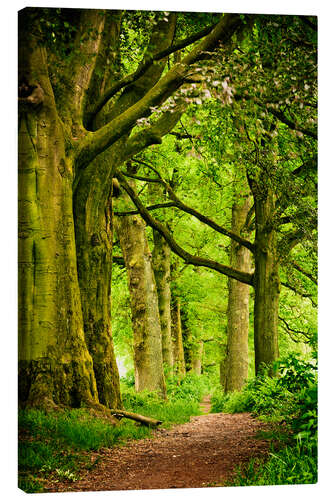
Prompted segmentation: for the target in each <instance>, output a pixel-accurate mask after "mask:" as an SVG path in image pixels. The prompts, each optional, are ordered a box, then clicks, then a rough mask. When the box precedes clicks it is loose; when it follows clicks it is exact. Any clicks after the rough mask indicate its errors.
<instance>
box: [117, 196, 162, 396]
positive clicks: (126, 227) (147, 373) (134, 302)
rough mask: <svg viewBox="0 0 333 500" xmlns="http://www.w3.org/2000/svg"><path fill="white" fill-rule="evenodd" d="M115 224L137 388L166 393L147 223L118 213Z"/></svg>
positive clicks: (119, 199)
mask: <svg viewBox="0 0 333 500" xmlns="http://www.w3.org/2000/svg"><path fill="white" fill-rule="evenodd" d="M121 201H124V202H125V204H126V194H124V193H123V194H122V195H121V196H120V197H119V198H118V200H117V205H120V202H121ZM115 227H116V232H117V236H118V238H119V243H120V247H121V250H122V254H123V257H124V261H125V266H126V270H127V278H128V287H129V293H130V301H131V313H132V326H133V336H134V372H135V388H136V390H137V391H142V390H145V389H147V390H150V391H158V392H159V393H160V394H161V395H162V396H163V397H166V386H165V379H164V370H163V358H162V334H161V324H160V317H159V308H158V297H157V290H156V282H155V276H154V270H153V266H152V255H151V252H150V249H149V245H148V240H147V235H146V227H145V223H144V221H143V220H142V218H141V217H140V216H138V215H127V216H122V217H116V218H115Z"/></svg>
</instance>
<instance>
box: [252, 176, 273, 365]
mask: <svg viewBox="0 0 333 500" xmlns="http://www.w3.org/2000/svg"><path fill="white" fill-rule="evenodd" d="M252 192H253V196H254V203H255V231H256V234H255V273H254V290H255V294H254V349H255V370H256V374H258V372H259V371H260V368H261V366H262V365H267V366H270V370H269V372H270V374H272V363H273V362H274V361H276V360H277V358H278V357H279V345H278V321H279V319H278V318H279V314H278V313H279V298H280V277H279V259H278V253H277V240H276V229H275V227H274V224H273V217H274V212H275V195H274V192H273V190H272V188H271V187H270V185H269V182H267V183H264V182H263V181H262V182H260V184H259V183H258V184H255V183H252Z"/></svg>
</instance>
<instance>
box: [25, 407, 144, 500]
mask: <svg viewBox="0 0 333 500" xmlns="http://www.w3.org/2000/svg"><path fill="white" fill-rule="evenodd" d="M19 429H20V433H21V435H20V440H19V450H18V451H19V453H18V463H19V487H20V488H21V489H23V490H24V491H26V492H29V493H33V492H37V491H42V484H41V482H40V480H42V479H44V478H53V479H67V480H71V481H75V480H77V479H78V478H79V477H80V470H81V469H82V468H85V469H87V468H89V467H92V466H94V463H93V464H91V463H90V461H88V458H89V457H87V455H86V454H84V453H83V452H86V451H93V450H94V451H98V450H99V449H100V448H103V447H112V446H115V445H119V444H124V443H125V442H126V441H127V440H128V439H141V438H144V437H146V436H147V435H148V434H149V429H147V428H146V427H142V426H137V425H135V423H133V422H131V421H122V422H121V423H120V424H119V426H116V427H115V426H113V425H111V424H110V422H109V421H108V420H107V419H104V418H98V417H94V416H92V415H91V414H90V413H89V412H88V411H87V410H84V409H75V410H66V411H63V412H56V413H55V412H52V413H48V414H46V413H44V412H43V411H40V410H25V411H21V412H20V413H19ZM32 478H33V479H32Z"/></svg>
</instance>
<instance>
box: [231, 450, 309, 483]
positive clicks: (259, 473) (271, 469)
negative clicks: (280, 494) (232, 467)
mask: <svg viewBox="0 0 333 500" xmlns="http://www.w3.org/2000/svg"><path fill="white" fill-rule="evenodd" d="M316 482H317V457H316V454H314V453H313V449H312V448H311V447H309V446H307V445H305V446H301V445H300V444H297V445H296V446H292V447H291V446H287V447H285V448H283V449H282V450H280V451H278V452H275V451H274V450H273V451H272V452H271V453H270V458H269V460H267V461H266V462H264V463H262V462H261V461H260V460H258V459H254V460H251V461H250V463H249V464H248V465H247V466H246V467H244V468H243V469H241V470H240V469H239V470H238V472H237V475H236V477H235V479H234V480H233V481H232V482H230V483H229V484H228V486H260V485H282V484H314V483H316Z"/></svg>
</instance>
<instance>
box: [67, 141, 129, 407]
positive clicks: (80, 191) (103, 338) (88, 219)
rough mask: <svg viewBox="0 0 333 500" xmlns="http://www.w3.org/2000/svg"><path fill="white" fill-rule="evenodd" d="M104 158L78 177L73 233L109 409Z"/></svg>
mask: <svg viewBox="0 0 333 500" xmlns="http://www.w3.org/2000/svg"><path fill="white" fill-rule="evenodd" d="M113 149H115V148H113ZM107 160H108V161H106V158H104V161H103V159H99V161H98V162H97V161H96V162H93V164H92V166H91V170H90V169H89V170H88V171H86V172H84V173H83V175H82V176H81V178H80V182H79V184H78V186H77V188H76V191H75V196H74V213H75V237H76V247H77V267H78V277H79V284H80V294H81V303H82V313H83V322H84V331H85V338H86V343H87V347H88V349H89V352H90V354H91V356H92V359H93V366H94V372H95V377H96V383H97V389H98V395H99V400H100V402H101V403H102V404H103V405H105V406H107V407H108V408H114V407H116V408H121V407H122V403H121V395H120V386H119V374H118V368H117V363H116V359H115V355H114V347H113V339H112V325H111V279H112V243H113V215H112V197H111V194H112V189H110V186H111V185H112V184H111V180H110V177H111V175H112V155H110V154H109V155H108V156H107ZM106 165H107V166H108V168H105V167H106ZM111 178H112V177H111ZM101 181H102V182H101Z"/></svg>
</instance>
